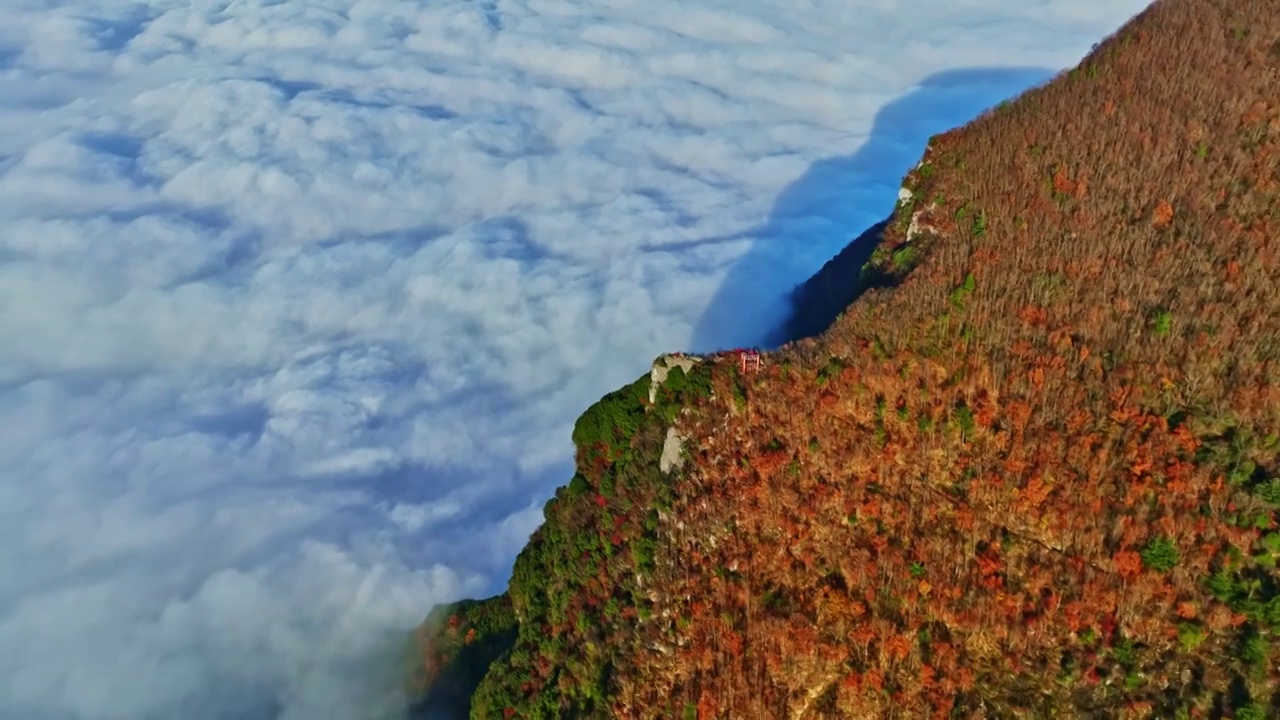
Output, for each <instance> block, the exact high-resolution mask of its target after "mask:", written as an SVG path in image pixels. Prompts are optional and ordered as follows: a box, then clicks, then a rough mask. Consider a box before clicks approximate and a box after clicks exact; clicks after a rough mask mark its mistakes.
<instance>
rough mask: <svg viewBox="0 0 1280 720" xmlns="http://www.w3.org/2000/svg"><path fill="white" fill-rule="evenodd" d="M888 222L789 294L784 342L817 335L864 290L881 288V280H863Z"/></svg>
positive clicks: (865, 234)
mask: <svg viewBox="0 0 1280 720" xmlns="http://www.w3.org/2000/svg"><path fill="white" fill-rule="evenodd" d="M888 226H889V220H887V219H886V220H882V221H880V222H878V223H876V224H875V225H872V226H871V227H869V228H867V229H866V230H865V231H864V232H863V233H862V234H861V235H859V236H858V237H856V238H854V240H853V241H852V242H850V243H849V244H848V245H846V246H845V247H844V249H842V250H841V251H840V252H839V253H838V254H837V255H836V256H835V257H833V258H831V259H830V260H828V261H827V262H826V263H824V264H823V266H822V268H821V269H820V270H818V272H816V273H814V275H813V277H811V278H809V279H808V280H806V281H804V283H802V284H801V285H800V286H799V287H797V288H796V289H795V291H794V292H792V293H791V297H790V298H789V299H790V302H791V317H790V319H789V320H788V321H787V324H786V327H785V329H784V331H783V334H784V336H785V337H786V339H787V340H799V339H800V338H807V337H813V336H815V335H820V334H822V333H823V332H825V331H826V329H827V328H829V327H831V324H832V323H834V322H835V321H836V318H838V317H839V316H840V313H843V312H844V311H845V308H847V307H849V305H850V304H851V303H852V302H853V301H854V300H856V299H857V298H858V295H860V294H862V293H863V292H865V291H866V290H869V289H871V288H873V287H884V286H885V285H884V279H885V278H884V277H882V276H880V275H878V274H877V275H871V276H864V275H863V272H862V269H863V267H864V266H866V264H867V262H868V261H870V260H871V255H872V253H874V252H875V250H876V248H877V247H879V245H880V240H881V238H882V237H883V235H884V231H885V229H886V228H887V227H888Z"/></svg>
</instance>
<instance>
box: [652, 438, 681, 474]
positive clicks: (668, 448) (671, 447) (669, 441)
mask: <svg viewBox="0 0 1280 720" xmlns="http://www.w3.org/2000/svg"><path fill="white" fill-rule="evenodd" d="M683 451H684V438H682V437H680V433H678V432H676V429H675V428H674V427H670V428H667V438H666V439H665V440H663V441H662V457H660V458H658V469H659V470H661V471H662V472H664V473H668V472H671V471H672V470H679V469H680V468H681V467H682V466H683V465H684V452H683Z"/></svg>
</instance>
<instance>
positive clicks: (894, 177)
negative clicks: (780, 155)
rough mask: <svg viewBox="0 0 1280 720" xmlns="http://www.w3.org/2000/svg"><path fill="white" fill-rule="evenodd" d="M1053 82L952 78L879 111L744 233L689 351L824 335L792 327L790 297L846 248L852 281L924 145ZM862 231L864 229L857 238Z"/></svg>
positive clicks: (1020, 75) (991, 75) (976, 74)
mask: <svg viewBox="0 0 1280 720" xmlns="http://www.w3.org/2000/svg"><path fill="white" fill-rule="evenodd" d="M1054 74H1055V71H1053V70H1048V69H1043V68H966V69H957V70H948V71H945V72H941V73H937V74H935V75H932V76H930V77H928V78H926V79H924V80H922V81H921V82H920V83H919V84H917V85H916V86H915V87H914V88H912V90H911V91H910V92H909V93H907V94H906V95H903V96H902V97H900V98H898V99H896V100H894V101H892V102H890V103H889V104H887V105H885V106H884V107H883V108H881V109H880V110H879V112H877V113H876V117H875V121H874V123H873V124H872V128H871V131H870V133H869V135H868V137H867V141H866V142H865V143H864V144H863V145H862V147H860V148H859V149H858V151H857V152H856V153H854V154H853V155H849V156H843V157H833V158H829V159H826V160H822V161H819V162H817V163H814V164H813V165H812V166H811V167H810V168H809V170H808V171H807V172H805V174H804V175H803V176H801V177H800V178H799V179H798V180H796V181H795V182H793V183H791V184H790V185H789V186H787V187H786V189H784V190H783V191H782V193H781V194H780V195H779V196H778V199H777V200H776V201H775V203H774V205H773V209H772V211H771V212H770V213H769V217H768V219H767V220H766V221H765V223H764V224H763V225H761V226H760V227H758V228H756V229H754V230H751V231H748V232H747V233H744V234H743V235H744V236H745V237H753V238H755V242H754V243H753V245H752V246H751V248H750V249H749V250H748V251H747V253H746V254H745V255H743V257H742V258H741V259H739V260H738V261H737V262H736V263H735V264H734V266H733V267H732V268H731V269H730V270H729V272H728V274H727V275H726V276H725V279H724V281H723V282H722V283H721V285H720V288H719V289H718V290H717V292H716V294H715V296H714V297H713V298H712V301H711V303H710V304H709V305H708V306H707V309H706V311H705V312H704V313H703V315H702V317H701V318H700V320H699V321H698V323H697V324H696V325H695V329H694V332H693V336H692V339H691V348H690V349H691V350H693V351H694V352H706V351H710V350H715V349H722V348H725V347H732V346H740V345H759V346H762V347H776V346H778V345H781V344H783V343H785V342H787V341H790V340H794V339H798V338H799V337H805V336H809V335H812V334H815V333H817V332H821V330H823V329H825V328H826V325H827V324H828V323H829V322H830V319H827V318H824V317H812V318H800V319H798V320H801V321H800V322H792V317H791V316H792V312H791V309H792V300H791V293H792V291H793V290H794V289H795V288H797V287H799V286H800V285H801V284H802V283H804V282H805V281H806V280H807V279H809V278H810V277H811V276H813V275H814V273H816V272H817V271H818V270H819V269H820V268H822V267H823V264H824V263H825V262H827V261H828V260H829V259H831V258H832V257H833V256H835V255H837V253H841V251H842V250H846V252H844V253H842V258H841V263H842V266H847V267H851V268H852V269H853V272H854V274H853V276H852V278H850V280H851V281H852V280H853V279H856V277H857V275H856V272H857V270H858V269H859V268H860V267H861V266H862V264H863V263H864V262H866V258H869V257H870V255H871V252H872V251H873V250H874V249H875V243H876V241H878V239H879V232H878V230H879V228H880V227H882V225H881V223H882V222H883V220H884V219H885V218H887V217H888V215H889V214H890V212H891V211H892V210H893V207H894V204H895V203H896V202H897V191H898V188H899V187H900V185H901V180H902V177H903V176H904V175H905V174H906V173H907V171H908V170H909V169H910V168H911V167H912V166H914V165H915V163H916V162H918V161H919V158H920V155H921V154H922V153H923V151H924V148H925V145H926V144H927V142H928V140H929V138H930V137H931V136H933V135H935V134H937V133H940V132H944V131H946V130H948V129H950V128H953V127H957V126H959V125H962V124H964V123H966V122H968V121H969V120H971V119H973V118H975V117H977V116H978V114H980V113H981V112H982V111H983V110H985V109H987V108H990V107H992V106H994V105H996V104H997V103H999V102H1001V101H1003V100H1006V99H1009V98H1012V97H1014V96H1016V95H1018V94H1020V93H1022V92H1023V91H1025V90H1028V89H1030V88H1032V87H1035V86H1037V85H1039V84H1042V83H1043V82H1045V81H1047V80H1049V79H1051V78H1052V77H1053V75H1054ZM864 228H869V229H868V230H866V231H865V232H862V235H858V233H859V232H861V231H862V230H863V229H864ZM850 238H856V240H855V242H852V243H850ZM842 281H843V280H842V279H841V278H837V282H842ZM851 284H852V282H850V285H851ZM834 295H836V296H840V302H842V303H843V304H842V305H841V306H840V307H839V308H837V309H836V310H835V311H834V312H838V311H839V310H842V309H843V308H844V307H847V305H848V303H849V302H851V301H852V300H853V290H848V291H846V292H844V293H843V295H842V296H841V295H840V293H838V292H836V293H834ZM826 309H827V310H829V308H826ZM833 318H834V314H832V316H831V319H833ZM805 320H807V322H806V321H805Z"/></svg>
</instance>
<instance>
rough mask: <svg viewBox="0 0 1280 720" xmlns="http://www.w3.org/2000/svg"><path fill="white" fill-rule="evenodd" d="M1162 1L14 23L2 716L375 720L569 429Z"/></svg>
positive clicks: (3, 27) (2, 370)
mask: <svg viewBox="0 0 1280 720" xmlns="http://www.w3.org/2000/svg"><path fill="white" fill-rule="evenodd" d="M1144 5H1145V2H1144V1H1143V0H914V1H913V2H901V1H900V0H702V1H699V2H688V1H687V0H414V1H409V0H140V1H135V2H127V1H125V0H3V3H0V718H4V719H5V720H9V719H13V720H63V719H66V720H126V719H127V720H152V719H162V718H163V719H166V720H168V719H173V718H183V719H192V720H204V719H207V718H208V719H211V718H249V719H251V720H257V719H266V718H286V719H288V720H303V719H312V718H324V719H329V718H332V719H334V720H367V719H380V718H392V717H396V716H397V714H398V713H400V712H402V707H401V703H402V700H401V698H400V696H399V694H398V692H397V687H398V682H399V672H400V665H399V663H400V658H399V657H398V653H399V650H400V646H401V644H402V643H403V641H404V633H405V632H406V631H407V629H409V628H411V627H412V626H413V625H414V624H416V623H417V622H418V621H419V620H420V619H421V618H422V616H423V615H424V614H425V613H426V612H427V610H428V609H429V608H430V607H431V606H432V605H433V604H434V603H436V602H441V601H447V600H453V599H456V598H458V597H461V596H467V595H470V596H476V595H484V594H489V593H492V592H495V591H498V590H500V589H501V587H502V585H503V584H504V583H505V580H506V577H507V574H508V573H509V571H510V565H511V562H512V560H513V559H514V557H515V555H516V553H517V552H518V551H519V549H520V548H521V547H522V545H523V544H524V542H525V540H526V538H527V537H528V535H529V533H530V532H531V531H532V530H533V529H534V528H535V527H536V526H537V524H538V523H539V522H540V521H541V507H542V504H543V501H544V500H545V499H546V498H547V497H548V496H549V495H550V493H551V491H552V489H553V488H554V487H555V486H556V485H557V484H560V483H562V482H563V481H565V480H566V479H567V478H568V475H569V472H570V461H571V456H572V448H571V446H570V443H569V435H570V429H571V427H572V423H573V420H574V419H575V418H576V416H577V415H578V414H579V413H580V412H581V411H582V410H583V409H584V408H585V407H586V406H587V405H588V404H589V403H590V402H592V401H593V400H594V399H596V398H598V397H599V396H600V395H601V394H603V393H605V392H607V391H609V390H611V389H613V388H615V387H617V386H619V385H621V384H623V383H625V382H628V381H630V380H632V379H634V378H635V377H638V376H639V375H640V374H642V373H643V372H645V371H646V370H647V368H648V363H649V361H650V360H651V359H652V358H653V357H654V356H656V355H657V354H659V353H660V352H663V351H667V350H675V349H685V350H690V349H692V350H705V349H710V348H715V347H724V346H735V345H742V344H751V343H755V342H758V341H759V340H760V338H761V337H763V332H764V330H766V329H767V328H768V326H770V325H771V324H774V323H776V322H777V321H778V320H780V319H781V318H782V315H783V312H784V310H785V306H784V303H783V302H782V298H783V296H784V294H785V292H786V291H787V290H788V289H789V288H790V287H791V286H793V285H794V284H796V283H798V282H800V281H801V280H803V279H804V277H806V276H807V275H808V274H809V273H811V272H812V271H814V270H816V269H817V267H819V266H820V265H821V263H822V262H823V261H824V260H825V259H827V258H828V257H830V256H831V255H833V254H834V253H835V252H836V251H837V250H838V249H839V248H840V247H841V246H842V245H843V243H844V242H845V241H846V240H847V239H848V238H850V237H852V236H853V235H856V234H857V233H858V232H859V231H860V230H862V229H863V228H864V227H865V226H867V225H869V224H871V223H872V222H874V221H876V220H878V219H880V218H881V217H883V216H884V215H885V214H886V213H887V212H888V210H889V209H890V208H891V207H892V204H893V201H894V199H895V196H896V190H897V186H898V183H899V180H900V178H901V176H902V174H903V173H904V172H905V171H906V170H907V168H909V167H910V166H911V165H912V164H914V162H915V160H916V159H917V157H918V154H919V152H920V151H921V149H922V148H923V146H924V143H925V140H926V139H927V137H928V136H929V134H931V133H933V132H937V131H940V130H943V129H945V128H947V127H950V126H952V125H954V124H956V123H959V122H962V121H964V120H966V119H968V118H970V117H972V116H973V115H974V114H976V113H977V112H978V111H979V110H981V109H982V108H984V107H986V106H989V105H991V104H992V103H994V102H996V101H998V100H1000V99H1002V98H1004V97H1007V96H1009V95H1012V94H1014V93H1016V92H1018V91H1020V90H1022V89H1024V88H1025V87H1028V86H1030V85H1031V84H1033V83H1035V82H1039V81H1040V80H1043V79H1046V78H1047V77H1049V75H1050V74H1052V72H1054V71H1056V70H1059V69H1061V68H1063V67H1066V66H1068V65H1070V64H1072V63H1074V62H1075V61H1076V60H1077V59H1079V58H1080V57H1081V56H1082V55H1083V54H1084V53H1085V52H1087V51H1088V49H1089V47H1090V45H1091V43H1093V42H1095V41H1097V40H1099V39H1101V38H1102V37H1103V36H1105V35H1106V34H1108V33H1110V32H1111V31H1113V30H1114V29H1115V28H1116V27H1118V26H1119V25H1120V24H1121V23H1122V22H1123V21H1124V20H1126V19H1127V18H1128V17H1130V16H1131V15H1132V14H1133V13H1135V12H1137V11H1138V10H1140V9H1141V8H1142V7H1143V6H1144Z"/></svg>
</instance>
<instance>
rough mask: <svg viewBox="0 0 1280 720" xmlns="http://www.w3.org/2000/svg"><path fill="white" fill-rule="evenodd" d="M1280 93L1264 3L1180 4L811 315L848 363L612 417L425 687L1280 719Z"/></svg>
mask: <svg viewBox="0 0 1280 720" xmlns="http://www.w3.org/2000/svg"><path fill="white" fill-rule="evenodd" d="M1275 98H1280V17H1277V14H1276V13H1274V12H1272V10H1271V8H1269V4H1268V3H1267V2H1263V1H1262V0H1248V1H1244V2H1231V3H1227V2H1215V1H1213V0H1159V1H1158V2H1155V3H1154V4H1152V5H1151V6H1150V7H1149V8H1148V9H1147V10H1146V11H1144V12H1143V13H1140V14H1139V15H1138V16H1136V17H1135V18H1134V19H1133V20H1131V21H1130V22H1129V23H1127V24H1126V25H1125V26H1124V27H1123V28H1121V29H1120V30H1119V31H1118V32H1117V33H1115V34H1114V35H1113V36H1111V37H1109V38H1107V39H1106V40H1105V41H1103V42H1101V43H1099V45H1098V46H1096V47H1095V49H1094V51H1093V52H1091V53H1090V54H1089V55H1088V56H1087V57H1086V58H1084V60H1082V61H1081V63H1080V64H1079V65H1078V66H1077V67H1075V68H1073V69H1072V70H1070V71H1067V72H1064V73H1063V74H1061V75H1059V76H1058V77H1056V78H1055V79H1053V80H1052V81H1050V82H1049V83H1047V84H1045V85H1043V86H1040V87H1037V88H1034V89H1032V90H1029V91H1028V92H1026V93H1024V94H1023V95H1022V96H1021V97H1019V98H1018V99H1017V100H1015V101H1013V102H1011V103H1009V104H1007V105H1004V106H1002V107H999V108H995V109H993V110H991V111H989V112H987V113H985V114H984V115H983V116H981V117H979V118H978V119H976V120H975V121H973V122H971V123H969V124H967V125H965V126H963V127H961V128H957V129H955V130H952V131H949V132H946V133H942V134H941V135H938V136H935V137H934V138H933V139H932V140H931V142H930V143H929V147H928V149H927V150H926V151H925V153H924V156H923V158H922V160H921V162H920V164H919V165H917V166H916V168H914V169H913V170H912V171H911V172H910V173H908V175H907V177H906V178H905V180H904V183H903V193H902V194H901V195H900V202H899V204H898V207H897V208H896V209H895V211H894V213H893V215H892V216H891V218H889V219H888V220H887V221H885V222H884V223H882V224H880V225H877V226H876V227H875V228H873V229H872V230H873V231H874V232H873V233H872V235H873V236H875V237H877V238H878V240H879V242H878V243H877V244H875V245H874V247H872V246H869V245H867V244H866V243H865V242H864V243H863V245H861V246H859V245H858V242H855V243H854V244H853V245H851V246H850V248H846V250H845V251H844V252H842V254H841V256H838V257H837V258H836V259H833V261H832V262H831V263H828V266H827V267H825V268H824V270H823V271H820V272H819V273H818V274H817V275H815V279H814V280H811V281H810V282H809V283H806V285H805V286H802V288H801V289H799V290H798V291H797V294H796V300H795V302H796V308H797V315H803V316H804V317H803V322H804V323H807V325H804V326H803V327H801V324H800V323H796V324H793V331H794V332H796V333H797V334H808V333H809V332H811V331H813V330H815V329H817V330H822V333H821V334H820V335H818V336H817V337H815V338H810V339H806V340H803V341H799V342H795V343H792V344H789V345H787V346H784V347H783V348H781V349H780V350H779V351H777V352H774V353H769V354H767V355H766V361H765V365H764V367H763V369H762V370H761V371H760V372H757V373H751V372H746V373H744V372H743V370H742V368H741V367H740V366H739V364H738V362H737V359H736V357H734V356H733V355H724V356H711V357H708V358H706V360H705V361H704V362H700V363H697V364H695V365H691V366H690V367H689V368H688V369H687V370H686V369H685V368H679V369H673V370H670V371H668V372H667V375H666V378H665V380H664V381H663V382H662V383H661V386H660V387H655V386H654V385H653V382H652V378H651V376H650V375H646V376H644V377H641V378H639V379H638V380H637V381H636V382H635V383H632V384H631V385H629V386H627V387H625V388H623V389H621V390H618V391H615V392H613V393H610V394H608V395H606V396H605V397H604V398H602V399H601V401H600V402H598V403H596V404H595V405H593V406H592V407H591V408H590V409H588V410H587V412H586V413H584V415H583V416H582V418H580V419H579V421H578V423H577V425H576V426H575V429H574V442H575V445H576V446H577V448H578V454H577V458H576V460H577V463H576V465H577V473H576V474H575V476H574V477H573V478H572V480H571V481H570V482H569V484H568V485H566V486H564V487H562V488H560V489H559V490H557V492H556V495H555V497H554V498H553V499H552V500H550V501H549V502H548V504H547V507H546V509H545V515H546V522H545V523H544V525H543V526H542V527H541V528H539V530H538V531H537V532H536V533H535V534H534V536H533V537H532V538H531V540H530V543H529V545H528V546H527V547H526V548H525V550H524V551H523V552H522V553H521V555H520V557H519V558H518V559H517V562H516V567H515V570H514V571H513V577H512V581H511V585H510V588H509V590H508V591H507V593H504V594H503V595H500V596H498V597H497V598H493V599H490V600H488V601H483V602H480V603H472V604H468V605H465V606H451V607H445V608H438V609H437V612H434V613H433V617H432V618H430V619H429V621H428V622H427V623H425V624H424V626H423V627H422V628H421V629H420V631H419V633H417V635H416V640H415V643H414V644H413V645H414V650H413V656H414V664H415V666H416V667H417V673H416V679H415V684H416V687H417V688H419V689H420V690H421V691H422V693H423V696H424V698H426V701H427V702H433V701H439V700H440V699H441V698H442V697H443V698H444V699H447V700H449V701H451V702H453V703H454V704H455V709H454V711H453V712H455V713H457V714H465V713H469V714H470V716H471V717H475V718H489V717H664V718H665V717H684V718H692V719H695V720H696V719H700V718H703V719H705V718H713V717H761V718H764V717H780V718H781V717H786V718H797V719H799V718H815V717H886V718H890V717H903V718H907V717H910V718H916V717H939V718H944V717H1045V716H1051V714H1052V713H1063V712H1065V713H1068V714H1073V715H1081V714H1083V715H1088V716H1096V717H1235V718H1261V717H1267V716H1275V715H1276V714H1278V713H1280V693H1277V688H1278V687H1280V678H1278V677H1277V673H1276V670H1275V663H1276V660H1277V659H1280V652H1278V649H1277V648H1276V637H1277V636H1276V631H1277V629H1280V575H1278V574H1277V572H1276V563H1277V560H1280V532H1276V531H1277V530H1280V523H1277V514H1276V512H1277V508H1280V463H1278V462H1277V458H1278V456H1280V335H1278V333H1277V328H1280V296H1278V295H1277V288H1280V263H1277V261H1276V260H1277V258H1276V255H1275V253H1276V251H1277V249H1278V248H1277V247H1276V245H1277V243H1276V238H1275V232H1276V229H1277V227H1278V226H1280V165H1278V164H1277V159H1278V158H1280V104H1277V102H1276V100H1275ZM869 232H870V231H869ZM860 253H861V254H865V255H866V260H865V262H858V261H860V260H862V258H860V257H856V256H857V255H858V254H860ZM851 257H853V258H855V259H854V260H852V261H851V260H850V258H851ZM837 260H839V262H837ZM855 270H856V275H855ZM846 295H847V296H848V300H847V301H845V300H843V297H844V296H846ZM849 303H852V304H849ZM842 304H843V307H842ZM837 308H839V309H841V310H842V312H840V313H839V314H838V316H836V314H835V311H836V309H837ZM828 318H829V319H828ZM673 432H674V433H676V434H677V435H678V436H679V438H681V441H682V442H681V445H682V449H681V457H682V459H683V463H682V464H681V465H680V467H678V468H673V467H672V466H671V465H670V464H669V463H660V457H661V456H662V455H663V447H664V445H667V444H668V441H667V439H668V438H669V437H670V436H671V433H673ZM664 466H665V467H664ZM473 631H474V632H473ZM492 638H499V639H511V642H510V644H509V645H508V644H507V643H506V642H505V640H504V641H503V642H493V643H490V642H489V640H490V639H492ZM473 648H476V649H479V648H483V649H484V652H478V651H477V650H472V649H473ZM464 656H465V659H466V662H465V663H460V661H459V658H463V657H464ZM423 658H425V660H424V659H423ZM463 665H465V668H466V669H467V670H468V672H462V671H461V669H460V668H462V667H463ZM480 669H483V670H484V673H483V676H482V677H477V675H479V674H480V673H479V670H480ZM442 677H444V678H451V679H450V681H449V682H447V683H442V682H441V678H442ZM446 689H447V690H446ZM442 690H446V691H443V692H442ZM433 697H434V700H433Z"/></svg>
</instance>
